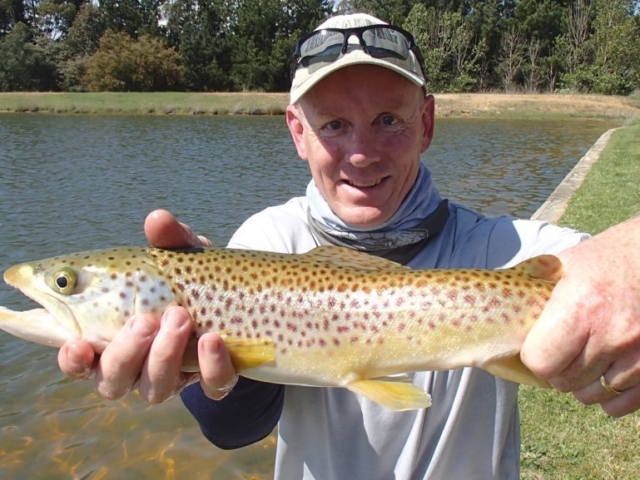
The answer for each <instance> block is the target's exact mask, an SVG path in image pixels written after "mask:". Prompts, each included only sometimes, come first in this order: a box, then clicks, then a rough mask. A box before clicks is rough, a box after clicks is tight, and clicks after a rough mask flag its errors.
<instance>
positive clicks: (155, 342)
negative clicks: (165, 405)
mask: <svg viewBox="0 0 640 480" xmlns="http://www.w3.org/2000/svg"><path fill="white" fill-rule="evenodd" d="M144 231H145V235H146V236H147V239H148V240H149V242H150V243H151V245H153V246H155V247H159V248H179V247H191V246H211V242H210V241H209V240H208V239H206V238H204V237H201V236H196V235H195V234H194V233H193V231H192V230H191V229H190V228H189V227H188V226H186V225H184V224H182V223H180V222H178V221H177V220H176V218H175V217H174V216H173V215H171V214H170V213H169V212H167V211H166V210H156V211H154V212H152V213H150V214H149V216H147V218H146V220H145V224H144ZM192 328H193V323H192V321H191V317H190V315H189V312H188V311H187V310H186V309H185V308H182V307H171V308H168V309H167V310H166V311H165V312H164V314H163V315H162V318H160V319H159V318H157V317H154V316H153V315H150V314H139V315H134V316H133V317H132V318H131V319H129V321H128V322H127V324H126V325H125V327H124V328H123V329H122V330H121V331H120V332H119V333H118V335H117V336H116V338H114V340H113V341H112V342H111V343H110V344H109V345H108V346H107V347H106V348H105V350H104V352H103V353H102V355H100V356H98V355H96V354H95V352H94V351H93V349H92V347H91V345H89V344H88V343H87V342H85V341H82V340H73V341H70V342H67V343H66V344H65V345H63V346H62V348H61V349H60V351H59V353H58V364H59V366H60V369H61V370H62V371H63V372H64V373H65V374H66V375H68V376H70V377H73V378H84V379H86V378H89V377H91V376H92V375H93V374H95V380H96V390H97V391H98V392H99V393H100V394H101V395H102V396H104V397H105V398H108V399H116V398H120V397H122V396H124V395H126V394H127V393H129V392H130V391H131V390H134V389H138V391H139V392H140V396H141V397H142V398H144V399H146V400H147V401H149V402H151V403H160V402H163V401H165V400H167V399H168V398H170V397H172V396H173V395H175V394H176V393H178V392H179V391H180V390H182V389H183V388H184V387H185V386H186V385H188V384H189V383H191V382H192V381H194V380H195V379H196V378H197V376H198V375H199V376H200V383H201V385H202V388H203V390H204V392H205V394H206V395H207V396H209V397H210V398H212V399H214V400H219V399H222V398H223V397H224V396H225V395H226V394H227V393H229V391H231V389H232V388H233V386H234V385H235V382H236V381H237V378H238V377H237V375H236V372H235V370H234V368H233V365H232V364H231V359H230V357H229V353H228V352H227V349H226V347H225V345H224V342H223V341H222V339H221V338H220V337H219V336H218V335H216V334H213V333H207V334H205V335H203V336H202V337H201V338H200V339H199V341H198V358H199V364H200V373H199V374H187V373H184V372H181V366H182V359H183V357H184V355H185V351H186V349H187V348H188V345H189V339H190V338H191V335H192Z"/></svg>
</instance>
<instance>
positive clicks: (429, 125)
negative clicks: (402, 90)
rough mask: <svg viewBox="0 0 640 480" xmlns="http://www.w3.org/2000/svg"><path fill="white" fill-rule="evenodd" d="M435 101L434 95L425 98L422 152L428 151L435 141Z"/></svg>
mask: <svg viewBox="0 0 640 480" xmlns="http://www.w3.org/2000/svg"><path fill="white" fill-rule="evenodd" d="M435 109H436V107H435V99H434V98H433V95H430V94H429V95H427V96H426V97H425V98H424V110H423V111H422V125H423V127H424V132H423V135H422V152H424V151H426V150H427V148H429V145H431V140H432V139H433V127H434V123H435Z"/></svg>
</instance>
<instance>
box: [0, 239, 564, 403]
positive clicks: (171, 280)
mask: <svg viewBox="0 0 640 480" xmlns="http://www.w3.org/2000/svg"><path fill="white" fill-rule="evenodd" d="M561 275H562V264H561V262H560V260H559V259H558V258H556V257H554V256H550V255H543V256H540V257H536V258H532V259H530V260H527V261H525V262H523V263H521V264H519V265H517V266H516V267H514V268H511V269H505V270H471V269H469V270H411V269H409V268H407V267H405V266H402V265H399V264H396V263H393V262H391V261H388V260H384V259H381V258H378V257H373V256H370V255H367V254H364V253H359V252H356V251H354V250H350V249H345V248H340V247H331V246H327V247H319V248H316V249H314V250H312V251H310V252H308V253H305V254H301V255H292V254H279V253H270V252H259V251H248V250H232V249H225V248H210V249H191V250H184V251H175V250H161V249H155V248H126V247H124V248H115V249H111V250H98V251H91V252H82V253H76V254H71V255H66V256H58V257H55V258H51V259H47V260H41V261H36V262H30V263H23V264H19V265H16V266H13V267H11V268H9V269H8V270H7V271H6V272H5V274H4V279H5V281H6V282H7V283H8V284H10V285H12V286H14V287H16V288H18V289H19V290H21V291H22V292H23V293H24V294H25V295H27V296H28V297H30V298H31V299H33V300H35V301H36V302H38V303H39V304H41V305H42V306H43V307H44V309H35V310H30V311H26V312H15V311H11V310H9V309H7V308H5V307H0V328H1V329H3V330H6V331H7V332H9V333H11V334H13V335H15V336H17V337H20V338H23V339H26V340H29V341H33V342H37V343H42V344H45V345H51V346H60V345H62V344H63V343H64V342H65V341H67V340H69V339H72V338H82V339H84V340H87V341H88V342H90V343H91V345H92V346H93V348H94V349H95V350H96V351H97V352H101V351H102V350H103V349H104V347H105V346H106V345H107V344H108V343H109V342H110V341H111V340H112V339H113V337H114V336H115V334H116V333H117V332H118V330H119V329H120V328H122V326H123V325H124V323H125V322H126V320H127V319H128V318H129V317H130V316H131V315H133V314H135V313H140V312H153V313H156V314H158V315H159V314H161V313H162V312H163V311H164V310H165V309H166V308H167V307H168V306H170V305H182V306H184V307H186V308H187V309H188V310H189V312H190V313H191V316H192V317H193V321H194V322H195V328H194V330H195V333H194V335H195V337H198V336H200V335H202V334H203V333H205V332H209V331H213V332H217V333H218V334H220V335H221V336H222V338H223V339H224V341H225V344H226V345H227V347H228V349H229V351H230V354H231V357H232V360H233V363H234V366H235V367H236V368H237V370H238V372H239V373H240V374H241V375H243V376H246V377H248V378H253V379H256V380H261V381H266V382H274V383H282V384H295V385H308V386H328V387H344V388H347V389H349V390H351V391H352V392H355V393H357V394H360V395H363V396H365V397H367V398H369V399H370V400H373V401H375V402H378V403H380V404H382V405H385V406H387V407H388V408H390V409H393V410H409V409H417V408H425V407H428V406H429V405H430V404H431V402H430V397H429V395H428V394H427V393H426V392H424V391H422V389H420V388H418V387H416V386H414V385H412V384H411V383H409V382H408V377H407V376H406V373H409V372H415V371H424V370H450V369H456V368H460V367H468V366H472V367H479V368H483V369H485V370H487V371H489V372H491V373H493V374H494V375H497V376H499V377H502V378H505V379H508V380H511V381H515V382H519V383H525V384H530V385H537V386H547V385H546V383H545V382H544V381H543V380H541V379H539V378H537V377H535V376H534V375H533V374H532V373H531V372H530V371H529V370H528V369H527V368H526V367H525V366H524V365H523V364H522V363H521V361H520V356H519V352H520V347H521V345H522V342H523V340H524V338H525V336H526V334H527V332H528V331H529V329H530V328H531V325H532V324H533V322H535V320H536V318H537V317H538V316H539V314H540V312H541V311H542V309H543V307H544V305H545V304H546V302H547V300H548V298H549V296H550V294H551V291H552V289H553V287H554V284H555V283H556V282H557V280H558V279H559V278H560V276H561ZM196 355H197V354H196ZM194 368H197V359H196V358H191V360H188V361H185V365H184V366H183V369H184V370H185V371H187V370H193V369H194ZM400 374H405V375H400Z"/></svg>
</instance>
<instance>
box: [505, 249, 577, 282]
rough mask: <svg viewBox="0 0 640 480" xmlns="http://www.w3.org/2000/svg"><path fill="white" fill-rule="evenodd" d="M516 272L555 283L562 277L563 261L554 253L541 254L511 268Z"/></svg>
mask: <svg viewBox="0 0 640 480" xmlns="http://www.w3.org/2000/svg"><path fill="white" fill-rule="evenodd" d="M510 270H512V271H513V272H514V273H517V274H523V275H527V276H529V277H531V278H537V279H538V280H544V281H545V282H549V283H553V284H554V285H555V284H556V283H558V281H559V280H560V279H561V278H562V274H563V272H564V268H563V266H562V261H561V260H560V259H559V258H558V257H556V256H554V255H539V256H537V257H533V258H530V259H529V260H525V261H524V262H522V263H519V264H518V265H516V266H515V267H512V268H510Z"/></svg>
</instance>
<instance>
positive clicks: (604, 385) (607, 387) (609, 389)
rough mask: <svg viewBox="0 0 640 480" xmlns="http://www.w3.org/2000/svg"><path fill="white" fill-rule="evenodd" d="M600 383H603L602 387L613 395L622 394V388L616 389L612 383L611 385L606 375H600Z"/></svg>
mask: <svg viewBox="0 0 640 480" xmlns="http://www.w3.org/2000/svg"><path fill="white" fill-rule="evenodd" d="M600 385H602V388H604V389H605V390H606V391H607V392H609V393H610V394H611V395H616V396H617V395H622V392H621V391H620V390H616V389H615V388H613V387H612V386H611V385H609V382H607V379H606V378H604V375H601V376H600Z"/></svg>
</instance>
